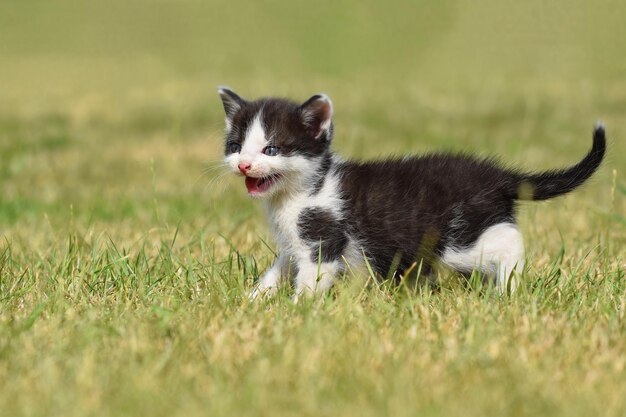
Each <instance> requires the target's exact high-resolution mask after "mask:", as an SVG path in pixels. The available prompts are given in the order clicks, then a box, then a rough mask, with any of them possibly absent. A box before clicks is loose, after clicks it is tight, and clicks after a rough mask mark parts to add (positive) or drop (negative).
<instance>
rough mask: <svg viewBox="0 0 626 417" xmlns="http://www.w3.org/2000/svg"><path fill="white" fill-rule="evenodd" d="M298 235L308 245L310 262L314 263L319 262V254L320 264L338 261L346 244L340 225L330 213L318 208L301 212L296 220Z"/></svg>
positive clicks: (342, 228)
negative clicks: (309, 247) (320, 256)
mask: <svg viewBox="0 0 626 417" xmlns="http://www.w3.org/2000/svg"><path fill="white" fill-rule="evenodd" d="M298 234H299V235H300V237H301V238H302V239H303V240H305V241H307V242H308V243H309V244H310V246H311V260H312V261H313V262H315V263H317V262H318V261H319V255H320V252H321V255H322V262H332V261H336V260H338V259H340V258H341V255H342V254H343V250H344V249H345V247H346V245H347V243H348V237H347V236H346V233H345V231H344V227H343V226H342V225H341V223H340V222H339V221H337V219H335V217H334V216H333V214H332V213H331V212H329V211H327V210H323V209H320V208H310V209H306V210H304V211H302V213H301V214H300V217H299V218H298ZM320 243H321V245H322V246H321V248H320Z"/></svg>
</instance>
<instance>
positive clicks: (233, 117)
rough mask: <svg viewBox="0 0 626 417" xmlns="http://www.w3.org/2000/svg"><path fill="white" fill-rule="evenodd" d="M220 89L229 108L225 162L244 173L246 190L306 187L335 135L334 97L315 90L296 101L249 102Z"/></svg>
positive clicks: (257, 193) (266, 192) (256, 193)
mask: <svg viewBox="0 0 626 417" xmlns="http://www.w3.org/2000/svg"><path fill="white" fill-rule="evenodd" d="M218 92H219V94H220V97H221V98H222V103H223V104H224V111H225V112H226V141H225V142H226V147H225V162H226V164H227V165H228V166H229V167H230V168H231V169H232V170H233V172H235V173H237V174H239V175H241V176H243V177H245V184H246V188H247V189H248V194H249V195H251V196H253V197H268V196H273V195H278V194H280V193H282V192H285V191H297V190H298V189H301V188H302V187H306V186H307V181H310V180H311V179H312V178H314V177H315V175H316V171H317V169H318V167H319V166H320V163H321V160H322V159H323V157H324V156H325V155H327V153H328V148H329V146H330V141H331V139H332V134H333V127H332V115H333V106H332V103H331V101H330V98H328V96H326V95H324V94H317V95H314V96H313V97H311V98H310V99H308V100H307V101H305V102H304V103H302V104H297V103H294V102H292V101H289V100H284V99H278V98H263V99H259V100H254V101H248V100H244V99H243V98H241V97H239V96H238V95H237V94H235V92H233V91H232V90H230V89H228V88H224V87H222V88H219V89H218Z"/></svg>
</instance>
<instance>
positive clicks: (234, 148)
mask: <svg viewBox="0 0 626 417" xmlns="http://www.w3.org/2000/svg"><path fill="white" fill-rule="evenodd" d="M228 152H230V153H239V152H241V145H240V144H238V143H236V142H231V143H229V144H228Z"/></svg>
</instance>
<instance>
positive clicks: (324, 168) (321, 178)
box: [309, 152, 333, 196]
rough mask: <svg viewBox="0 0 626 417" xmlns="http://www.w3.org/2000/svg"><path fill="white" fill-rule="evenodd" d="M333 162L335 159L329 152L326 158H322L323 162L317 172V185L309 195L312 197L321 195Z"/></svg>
mask: <svg viewBox="0 0 626 417" xmlns="http://www.w3.org/2000/svg"><path fill="white" fill-rule="evenodd" d="M332 162H333V159H332V155H331V153H330V152H327V153H326V154H325V155H324V156H322V162H321V163H320V165H319V168H318V171H317V175H318V179H317V181H315V185H314V186H313V189H312V190H311V192H310V193H309V195H310V196H314V195H315V194H317V193H319V192H320V190H321V189H322V187H323V186H324V182H325V181H326V174H328V171H329V170H330V167H331V165H332Z"/></svg>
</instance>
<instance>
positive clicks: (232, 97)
mask: <svg viewBox="0 0 626 417" xmlns="http://www.w3.org/2000/svg"><path fill="white" fill-rule="evenodd" d="M217 92H218V93H219V95H220V97H221V98H222V104H223V105H224V112H225V113H226V126H227V127H228V126H230V122H231V120H232V119H233V117H234V116H235V113H237V111H239V109H240V108H241V107H243V106H244V104H246V100H244V99H242V98H241V97H239V96H238V95H237V94H235V92H234V91H233V90H231V89H230V88H228V87H219V88H218V89H217Z"/></svg>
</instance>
